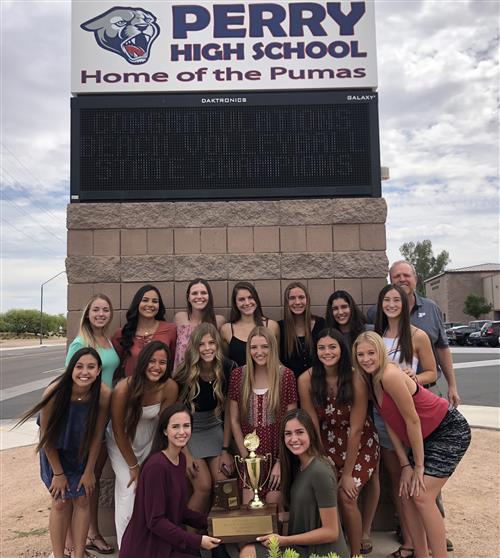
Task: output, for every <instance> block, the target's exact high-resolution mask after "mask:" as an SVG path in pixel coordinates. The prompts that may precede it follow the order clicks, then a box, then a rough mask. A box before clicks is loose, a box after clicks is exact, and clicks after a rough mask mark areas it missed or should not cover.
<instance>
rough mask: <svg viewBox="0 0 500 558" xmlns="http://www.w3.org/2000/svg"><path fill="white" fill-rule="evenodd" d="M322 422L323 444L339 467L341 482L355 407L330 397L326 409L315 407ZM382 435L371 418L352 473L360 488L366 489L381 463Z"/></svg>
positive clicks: (365, 424)
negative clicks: (352, 407)
mask: <svg viewBox="0 0 500 558" xmlns="http://www.w3.org/2000/svg"><path fill="white" fill-rule="evenodd" d="M315 409H316V413H317V415H318V419H319V428H320V432H321V440H322V442H323V446H324V448H325V450H326V453H327V455H328V457H330V458H331V459H332V460H333V462H334V463H335V467H336V469H337V478H338V479H340V477H341V476H342V471H343V469H344V463H345V460H346V457H347V439H348V437H349V432H350V416H351V405H343V404H341V403H338V402H337V400H336V398H335V397H334V396H332V395H328V396H327V398H326V406H325V407H324V408H323V407H319V406H315ZM379 454H380V447H379V441H378V434H377V431H376V430H375V426H374V425H373V421H372V419H371V418H370V417H369V416H367V417H366V419H365V423H364V425H363V431H362V433H361V439H360V442H359V450H358V456H357V458H356V463H355V465H354V468H353V471H352V477H353V479H354V484H355V485H356V488H360V487H361V486H364V485H365V484H366V483H367V482H368V480H369V479H370V477H371V476H372V474H373V471H374V470H375V468H376V466H377V462H378V459H379Z"/></svg>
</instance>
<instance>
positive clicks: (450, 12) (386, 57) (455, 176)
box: [376, 2, 498, 267]
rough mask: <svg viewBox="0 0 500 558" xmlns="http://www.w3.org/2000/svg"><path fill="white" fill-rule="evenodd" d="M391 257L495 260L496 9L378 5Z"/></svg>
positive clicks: (486, 5) (489, 5)
mask: <svg viewBox="0 0 500 558" xmlns="http://www.w3.org/2000/svg"><path fill="white" fill-rule="evenodd" d="M376 6H377V34H378V37H379V40H378V57H379V77H380V79H379V96H380V136H381V154H382V162H383V164H384V165H387V166H389V167H390V170H391V177H392V179H391V180H389V181H388V182H386V183H384V184H383V194H384V196H385V197H386V198H387V202H388V206H389V215H388V221H387V239H388V256H389V259H391V260H394V259H396V258H398V257H400V254H399V250H398V248H399V246H400V245H401V244H402V243H403V242H405V241H409V240H413V241H417V240H423V239H425V238H429V239H431V240H432V242H433V246H434V251H435V252H439V251H440V250H443V249H446V250H448V251H449V252H450V255H451V258H452V262H451V267H460V266H465V265H472V264H477V263H483V262H492V261H493V262H494V261H498V151H497V150H498V128H497V115H498V112H497V98H498V59H497V52H498V23H497V22H498V3H497V2H405V3H400V2H377V5H376Z"/></svg>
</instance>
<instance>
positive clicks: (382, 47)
mask: <svg viewBox="0 0 500 558" xmlns="http://www.w3.org/2000/svg"><path fill="white" fill-rule="evenodd" d="M136 4H140V2H137V3H136ZM134 5H135V4H134ZM499 6H500V3H499V2H498V1H497V0H494V1H488V0H475V1H460V0H453V1H450V2H448V1H446V0H436V1H424V0H422V1H413V0H404V1H403V2H399V1H393V0H390V1H378V0H377V1H376V2H375V11H376V24H377V51H378V73H379V88H378V91H379V114H380V141H381V164H382V165H383V166H387V167H389V168H390V175H391V179H390V180H388V181H386V182H384V183H383V196H384V197H385V198H386V200H387V204H388V219H387V223H386V227H387V255H388V258H389V260H390V261H394V260H395V259H399V258H400V254H399V247H400V246H401V244H402V243H403V242H408V241H414V242H416V241H419V240H420V241H421V240H424V239H430V240H431V241H432V245H433V248H434V253H435V254H436V253H438V252H440V251H441V250H448V252H449V253H450V257H451V262H450V264H449V266H448V267H449V268H451V269H453V268H458V267H464V266H469V265H476V264H481V263H494V262H498V261H499V217H498V216H499V212H498V210H499V190H498V170H499V168H498V167H499V160H498V147H499V142H498V139H499V138H498V133H499V132H498V83H499V79H498V78H499V75H498V33H499V25H498V21H499ZM0 10H1V14H0V15H1V29H0V49H1V52H0V57H1V68H2V75H1V84H0V88H1V89H0V94H1V101H0V120H1V129H0V140H1V146H0V149H1V151H0V167H1V181H2V197H1V206H0V222H1V224H0V233H1V260H2V262H1V265H2V268H1V291H0V312H5V311H7V310H8V309H10V308H39V307H40V285H41V284H42V283H44V282H45V281H48V283H47V284H46V285H45V286H44V311H47V312H49V313H64V312H66V277H65V274H64V273H63V274H62V275H59V276H58V277H57V278H56V279H54V280H50V279H51V278H52V277H53V276H55V275H56V274H58V273H59V272H61V271H63V270H64V259H65V254H66V205H67V203H68V201H69V173H70V164H69V158H70V135H69V134H70V110H69V100H70V62H71V61H70V15H71V3H70V2H69V1H59V2H52V1H36V2H32V1H11V0H2V2H1V3H0Z"/></svg>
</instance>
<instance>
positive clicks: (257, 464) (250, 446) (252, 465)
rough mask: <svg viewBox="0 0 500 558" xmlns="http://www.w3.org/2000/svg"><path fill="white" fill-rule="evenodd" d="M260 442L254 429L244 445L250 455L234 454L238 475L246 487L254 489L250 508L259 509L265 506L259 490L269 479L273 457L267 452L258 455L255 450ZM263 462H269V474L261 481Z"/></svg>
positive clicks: (244, 441)
mask: <svg viewBox="0 0 500 558" xmlns="http://www.w3.org/2000/svg"><path fill="white" fill-rule="evenodd" d="M259 444H260V440H259V437H258V436H257V432H256V431H255V430H254V431H253V432H251V433H250V434H247V435H246V436H245V438H244V440H243V445H244V446H245V448H246V449H247V450H248V451H249V454H248V457H245V458H243V457H241V455H235V456H234V461H235V464H236V470H237V471H238V476H239V477H240V479H241V481H242V483H243V485H244V486H245V488H249V489H250V490H253V493H254V496H253V498H252V500H250V503H249V504H248V508H249V509H250V510H258V509H261V508H263V507H265V505H266V504H265V502H263V501H262V500H261V499H260V497H259V490H262V488H263V487H264V486H265V484H266V483H267V481H268V480H269V477H270V475H271V468H272V463H271V460H272V457H271V454H270V453H266V455H257V454H256V453H255V451H256V450H257V448H258V447H259ZM263 463H266V464H267V469H268V471H267V475H265V480H264V481H263V482H262V483H261V475H262V470H261V466H262V464H263ZM240 465H241V466H242V468H243V474H242V471H241V469H240ZM245 470H246V475H245Z"/></svg>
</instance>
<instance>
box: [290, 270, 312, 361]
mask: <svg viewBox="0 0 500 558" xmlns="http://www.w3.org/2000/svg"><path fill="white" fill-rule="evenodd" d="M292 289H300V290H301V291H304V294H305V295H306V308H305V310H304V326H305V345H306V346H305V349H306V351H307V352H308V353H309V354H310V355H311V356H312V353H313V349H314V347H313V338H312V333H311V321H312V316H311V297H310V296H309V291H308V290H307V287H306V286H305V285H304V284H303V283H300V281H295V282H294V283H290V284H289V285H288V286H287V288H286V289H285V292H284V294H283V323H284V326H285V327H284V330H285V353H286V356H287V357H288V358H289V359H290V358H291V357H292V355H293V353H294V351H297V352H300V347H299V339H298V337H297V333H296V331H295V319H294V315H293V313H292V311H291V310H290V306H289V304H288V296H289V294H290V291H291V290H292Z"/></svg>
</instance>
